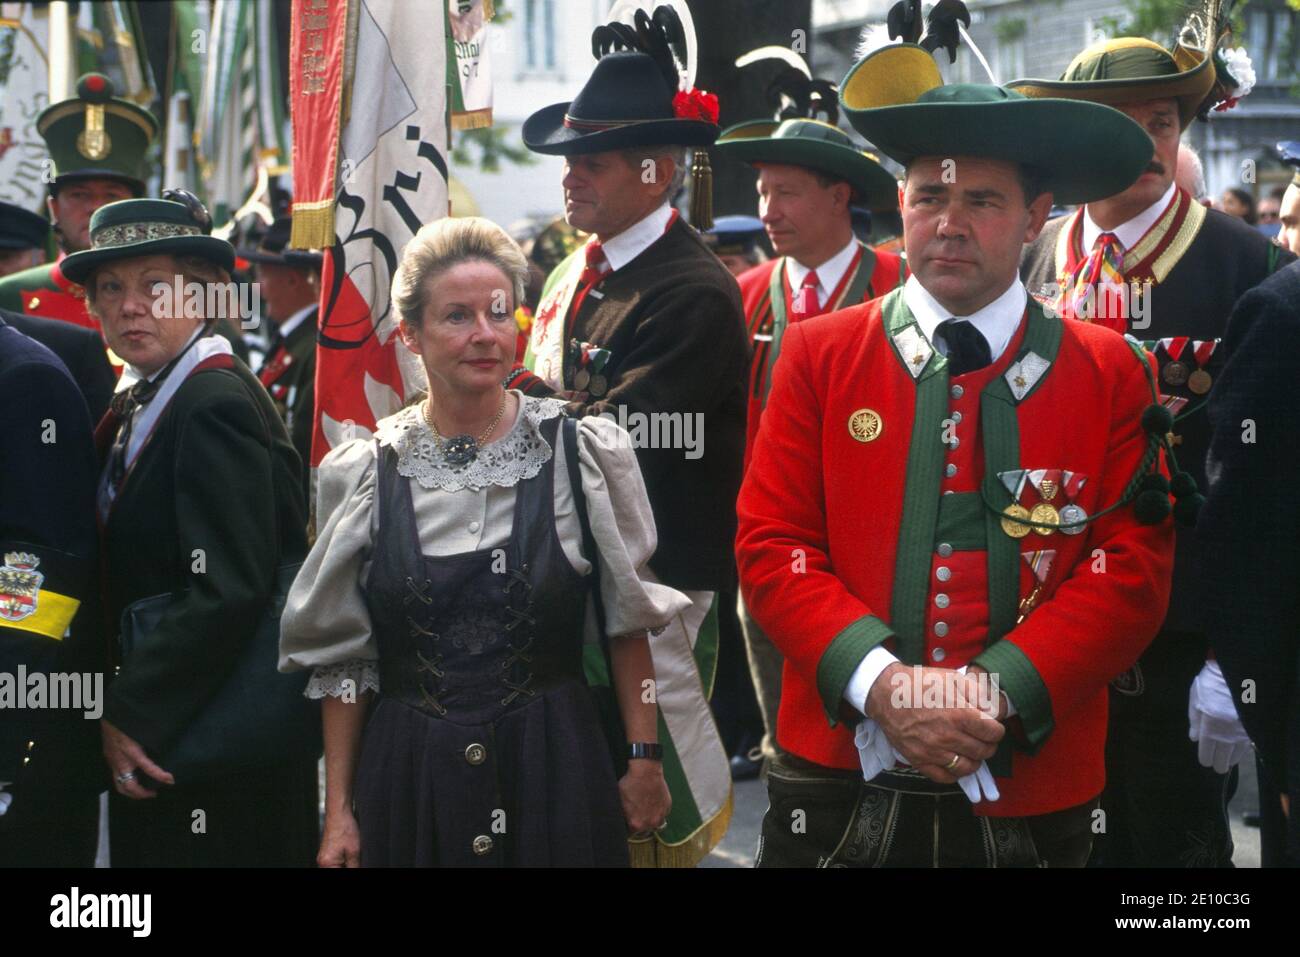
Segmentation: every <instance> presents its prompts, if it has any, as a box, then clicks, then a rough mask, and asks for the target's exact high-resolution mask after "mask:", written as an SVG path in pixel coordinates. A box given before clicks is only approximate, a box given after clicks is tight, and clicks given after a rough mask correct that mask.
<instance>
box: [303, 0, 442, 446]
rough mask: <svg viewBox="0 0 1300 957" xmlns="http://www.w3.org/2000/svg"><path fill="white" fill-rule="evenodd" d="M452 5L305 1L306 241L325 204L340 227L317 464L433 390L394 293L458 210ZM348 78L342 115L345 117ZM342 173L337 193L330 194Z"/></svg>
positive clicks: (321, 355) (324, 321)
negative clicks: (450, 101) (412, 349)
mask: <svg viewBox="0 0 1300 957" xmlns="http://www.w3.org/2000/svg"><path fill="white" fill-rule="evenodd" d="M445 9H446V8H445V7H444V6H443V5H442V4H424V3H419V4H416V3H410V2H408V0H294V30H295V33H296V34H298V35H297V36H295V40H299V41H300V42H299V47H297V48H295V53H294V55H293V57H292V59H293V64H292V69H293V71H294V76H295V84H296V85H295V89H294V100H293V106H294V115H293V125H294V130H293V137H294V162H295V169H294V192H295V196H294V220H295V222H294V234H293V235H294V240H293V245H313V243H311V242H309V241H303V236H302V233H301V232H300V229H299V223H298V219H299V217H300V216H303V215H304V214H306V215H305V217H304V218H305V219H307V220H308V221H311V220H313V219H314V220H315V222H316V223H319V222H320V220H319V219H317V218H316V216H317V215H319V214H316V213H315V211H316V210H320V209H325V208H332V226H333V232H332V243H324V242H318V243H315V245H328V246H329V248H327V249H326V250H325V262H324V266H323V269H322V273H321V308H320V316H319V320H318V322H319V326H318V339H317V347H316V357H317V362H316V430H315V434H314V437H313V439H312V456H311V457H312V465H313V466H315V465H317V464H319V462H320V460H321V459H322V458H323V457H324V455H325V453H327V452H328V451H329V450H330V449H332V448H334V447H335V446H337V445H340V444H341V443H343V442H346V441H348V440H349V439H353V438H364V437H367V436H369V435H370V434H371V433H372V432H373V430H374V427H375V423H376V422H378V421H379V420H380V419H382V418H384V417H385V416H387V415H391V414H392V413H394V412H396V411H397V410H398V409H400V408H401V406H402V404H403V403H404V401H405V399H406V397H407V396H409V395H412V394H413V393H414V392H415V391H416V390H417V389H419V388H422V387H423V376H422V374H421V370H420V367H419V364H418V362H417V361H416V359H415V357H414V356H412V355H411V354H410V353H409V352H408V351H407V350H406V349H404V348H401V347H400V343H399V342H398V339H397V316H396V314H395V313H394V312H393V310H392V308H391V305H390V303H389V298H388V295H389V289H390V287H391V285H392V280H393V273H394V271H395V270H396V269H397V264H398V262H399V261H400V260H401V256H402V251H403V249H405V247H406V244H407V242H408V241H409V240H410V239H411V237H412V236H413V235H414V234H415V232H416V231H417V230H418V229H419V228H420V227H421V226H423V225H424V224H426V223H429V222H432V221H433V220H435V219H439V218H441V217H443V216H446V215H447V98H446V82H447V72H446V45H445V42H444V37H445V31H446V24H445V21H444V15H445ZM338 23H344V24H346V26H344V27H343V31H344V32H343V36H342V40H343V42H337V40H338V37H339V35H338V34H336V33H334V32H332V31H333V29H334V28H335V27H336V24H338ZM304 25H306V26H312V27H317V28H319V29H320V30H322V31H323V33H322V34H321V35H319V36H313V35H312V34H311V33H310V31H307V30H305V29H304ZM300 30H301V31H302V32H301V33H298V31H300ZM338 57H342V58H343V62H342V69H341V70H340V71H338V72H337V74H336V72H335V69H334V66H335V62H334V60H335V58H338ZM336 75H337V76H338V77H340V78H341V81H340V82H339V83H338V94H337V99H336V101H335V102H337V103H338V104H339V106H340V113H341V117H342V119H341V122H339V123H331V121H330V108H329V98H330V97H331V96H332V95H334V90H333V88H332V87H331V85H330V80H331V79H332V78H333V77H335V76H336ZM316 77H324V82H323V83H322V82H320V81H317V80H316V79H315V78H316ZM300 117H301V121H300ZM307 157H311V159H310V160H308V159H307ZM334 158H336V162H331V160H332V159H334ZM331 169H332V170H333V174H332V177H330V178H332V181H333V186H332V191H330V190H322V189H321V187H322V185H326V184H328V183H329V181H330V180H329V179H325V180H324V181H323V182H322V177H329V176H330V173H329V170H331ZM313 176H314V177H315V179H314V180H313V178H312V177H313ZM307 204H311V205H307Z"/></svg>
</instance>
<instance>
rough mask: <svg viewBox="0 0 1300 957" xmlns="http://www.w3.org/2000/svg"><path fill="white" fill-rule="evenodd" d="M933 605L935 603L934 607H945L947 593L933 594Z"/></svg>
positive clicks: (946, 605) (946, 604)
mask: <svg viewBox="0 0 1300 957" xmlns="http://www.w3.org/2000/svg"><path fill="white" fill-rule="evenodd" d="M934 605H935V607H936V608H947V607H948V596H947V595H942V594H940V595H935V596H934ZM937 630H938V629H936V631H937Z"/></svg>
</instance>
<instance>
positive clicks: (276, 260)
mask: <svg viewBox="0 0 1300 957" xmlns="http://www.w3.org/2000/svg"><path fill="white" fill-rule="evenodd" d="M292 231H293V219H292V218H291V217H289V216H282V217H280V218H279V219H277V220H275V222H273V223H271V225H270V226H269V227H267V230H266V233H265V235H263V236H262V239H261V241H260V242H259V243H258V244H257V248H256V249H238V250H236V252H237V254H238V255H239V258H241V259H246V260H248V262H250V263H260V264H261V265H265V266H294V267H296V268H298V269H320V267H321V262H322V260H323V259H324V257H323V256H322V255H321V254H320V253H318V252H311V251H308V250H305V249H288V248H286V247H287V246H288V245H289V234H290V233H291V232H292Z"/></svg>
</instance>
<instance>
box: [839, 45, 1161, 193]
mask: <svg viewBox="0 0 1300 957" xmlns="http://www.w3.org/2000/svg"><path fill="white" fill-rule="evenodd" d="M840 103H841V105H842V106H843V107H844V111H845V113H847V114H848V117H849V122H850V123H852V124H853V128H854V129H856V130H857V131H858V132H859V133H861V134H862V135H863V136H864V137H865V138H866V139H867V140H868V141H870V142H871V143H872V144H873V145H874V146H875V147H876V148H877V149H878V150H880V152H882V153H884V154H885V155H886V156H888V157H889V158H890V159H892V160H894V161H895V162H898V163H901V164H902V165H904V166H906V165H907V164H908V163H910V162H911V161H912V160H914V159H916V158H918V157H921V156H939V157H960V156H971V157H980V158H984V159H994V160H1002V161H1004V162H1008V163H1015V164H1019V165H1024V166H1029V167H1032V168H1033V169H1034V170H1035V171H1036V172H1037V173H1038V174H1040V175H1041V176H1042V177H1043V181H1044V185H1045V186H1046V188H1047V189H1048V190H1050V191H1051V192H1052V194H1053V196H1054V197H1055V199H1056V202H1058V203H1061V204H1071V205H1072V204H1077V203H1087V202H1091V201H1093V200H1097V199H1103V198H1105V197H1107V196H1113V195H1115V194H1116V193H1119V192H1122V191H1123V190H1125V189H1127V188H1128V186H1130V185H1131V184H1132V183H1133V182H1134V181H1135V180H1136V179H1137V178H1138V176H1140V175H1141V174H1142V171H1143V170H1144V169H1145V168H1146V166H1147V164H1148V163H1150V162H1151V155H1152V152H1153V149H1154V147H1153V146H1152V143H1151V137H1150V136H1148V135H1147V133H1146V131H1145V130H1143V129H1142V127H1140V126H1138V125H1137V124H1136V123H1134V122H1133V121H1132V120H1131V119H1129V118H1128V117H1127V116H1125V115H1124V114H1123V113H1121V112H1119V111H1118V110H1116V109H1112V108H1111V107H1109V106H1102V105H1101V104H1098V103H1089V102H1085V101H1081V100H1068V99H1046V98H1045V99H1033V98H1030V97H1027V96H1024V95H1023V94H1021V93H1018V92H1016V91H1014V90H1008V89H1006V88H1004V87H1000V86H993V85H992V84H984V83H951V84H945V83H944V82H943V77H942V76H941V75H940V73H939V66H938V64H937V63H936V62H935V60H934V57H933V56H932V55H931V53H930V51H929V50H927V49H925V48H924V47H921V46H919V45H917V44H913V43H895V44H891V45H889V46H884V47H881V48H879V49H877V50H875V51H874V52H872V53H869V54H868V55H867V56H865V57H864V58H863V59H862V60H860V61H859V62H858V63H857V64H855V65H854V66H853V68H852V69H850V70H849V72H848V74H847V75H846V76H845V77H844V81H843V82H842V83H841V84H840Z"/></svg>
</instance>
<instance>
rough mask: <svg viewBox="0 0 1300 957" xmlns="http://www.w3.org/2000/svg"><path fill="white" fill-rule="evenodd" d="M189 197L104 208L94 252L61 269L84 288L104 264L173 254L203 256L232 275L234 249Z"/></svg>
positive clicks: (93, 221) (93, 226)
mask: <svg viewBox="0 0 1300 957" xmlns="http://www.w3.org/2000/svg"><path fill="white" fill-rule="evenodd" d="M168 193H169V194H170V195H177V194H182V193H183V191H181V190H169V191H168ZM185 195H186V196H187V199H188V202H175V201H172V200H170V199H123V200H119V201H118V202H116V203H108V204H107V205H105V206H101V207H100V208H99V209H97V210H95V214H94V215H93V216H91V217H90V248H89V249H86V250H83V251H81V252H77V253H73V254H72V255H70V256H68V257H67V258H65V259H64V260H63V261H62V262H60V263H59V270H60V271H61V272H62V273H63V275H65V276H67V277H68V279H70V280H72V281H73V282H75V283H84V282H85V280H86V277H87V276H89V275H90V273H91V272H92V271H93V270H95V269H97V268H98V267H100V266H102V265H104V263H107V262H113V261H115V260H119V259H134V258H136V257H138V256H158V255H164V254H170V255H173V256H201V257H202V258H204V259H208V260H211V261H212V262H213V263H214V264H216V265H218V266H220V267H221V268H222V269H224V270H226V271H227V272H229V271H230V270H231V269H233V268H234V265H235V248H234V247H233V246H231V245H230V243H228V242H226V241H225V240H224V239H217V238H216V237H214V236H209V235H208V233H209V231H210V230H211V229H212V220H211V218H209V217H208V215H207V210H206V209H204V208H203V206H202V204H201V203H199V202H198V200H196V199H194V198H193V196H189V195H188V194H185Z"/></svg>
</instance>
